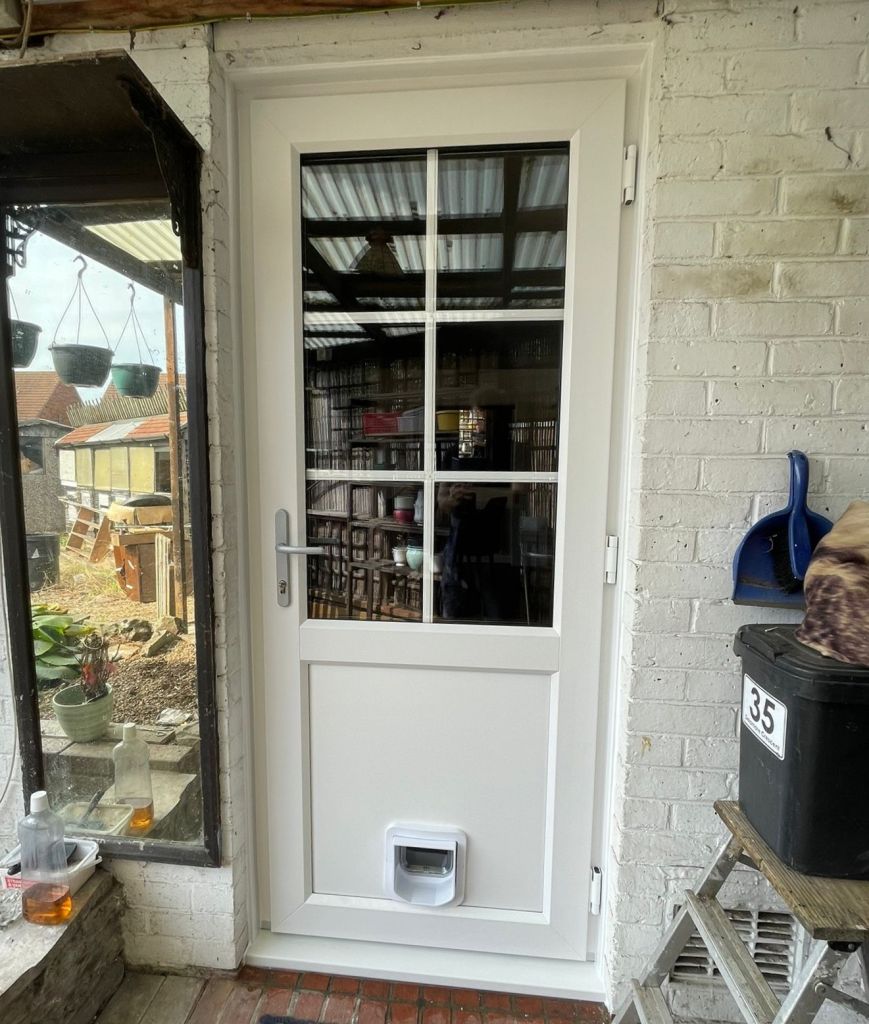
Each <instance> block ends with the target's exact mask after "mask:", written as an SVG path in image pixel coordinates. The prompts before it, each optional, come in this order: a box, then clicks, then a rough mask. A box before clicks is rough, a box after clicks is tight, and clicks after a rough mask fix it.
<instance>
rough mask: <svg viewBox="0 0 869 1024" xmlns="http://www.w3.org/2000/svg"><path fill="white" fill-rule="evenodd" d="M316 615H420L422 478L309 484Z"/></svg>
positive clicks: (312, 609)
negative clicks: (317, 548) (319, 552)
mask: <svg viewBox="0 0 869 1024" xmlns="http://www.w3.org/2000/svg"><path fill="white" fill-rule="evenodd" d="M307 520H308V543H309V544H311V545H315V546H323V547H325V549H326V554H324V555H312V556H309V558H308V615H309V616H310V617H311V618H312V619H368V620H390V621H393V620H397V621H410V622H420V621H421V620H422V562H423V550H422V484H421V483H420V484H385V483H384V484H382V483H377V482H370V481H366V482H365V483H347V482H345V481H335V480H316V481H311V482H309V483H308V487H307Z"/></svg>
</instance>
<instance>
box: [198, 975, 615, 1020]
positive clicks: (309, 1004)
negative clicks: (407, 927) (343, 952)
mask: <svg viewBox="0 0 869 1024" xmlns="http://www.w3.org/2000/svg"><path fill="white" fill-rule="evenodd" d="M209 984H212V983H211V982H209ZM233 986H234V988H247V989H248V990H249V991H250V992H251V993H252V994H253V993H254V992H256V993H258V994H259V997H260V1000H261V1004H262V1003H264V1002H265V1001H266V1000H267V1001H268V1009H263V1006H262V1005H260V1006H259V1007H258V1009H257V1013H258V1014H262V1013H266V1012H268V1013H278V1014H281V1013H283V1014H289V1015H290V1016H293V1017H297V1018H299V1019H301V1020H310V1021H319V1022H320V1024H575V1022H579V1021H598V1022H602V1021H607V1020H609V1014H608V1013H607V1012H606V1009H605V1008H604V1006H603V1005H602V1004H601V1003H583V1002H575V1001H573V1000H568V999H544V998H541V997H539V996H523V995H510V994H508V993H506V992H478V991H475V990H473V989H461V988H453V989H450V988H435V987H430V986H426V985H409V984H405V983H403V982H402V983H399V982H388V981H367V980H360V979H358V978H343V977H331V976H329V975H326V974H306V973H301V974H299V973H296V972H295V971H264V970H260V969H258V968H254V967H245V968H242V970H241V972H240V973H239V975H238V978H237V979H236V980H235V981H234V982H233ZM205 994H207V986H206V993H204V995H205ZM274 1007H277V1009H275V1008H274ZM258 1019H259V1018H258V1016H256V1015H255V1016H254V1017H252V1018H251V1019H250V1024H255V1022H256V1021H257V1020H258ZM218 1020H219V1024H230V1022H231V1024H249V1022H248V1018H246V1017H245V1018H242V1017H241V1016H238V1015H236V1014H233V1015H232V1016H231V1017H226V1018H225V1017H224V1016H221V1017H220V1018H218V1019H217V1020H215V1022H214V1024H218ZM191 1024H194V1018H191ZM195 1024H199V1022H198V1021H196V1022H195ZM203 1024H205V1022H204V1021H203Z"/></svg>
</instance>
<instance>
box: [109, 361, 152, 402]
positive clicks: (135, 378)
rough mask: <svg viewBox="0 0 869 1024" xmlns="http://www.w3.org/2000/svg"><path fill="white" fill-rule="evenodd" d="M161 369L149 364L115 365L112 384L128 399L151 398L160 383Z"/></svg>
mask: <svg viewBox="0 0 869 1024" xmlns="http://www.w3.org/2000/svg"><path fill="white" fill-rule="evenodd" d="M160 373H161V370H160V367H159V366H149V365H148V364H147V363H115V364H114V365H113V366H112V383H113V384H114V385H115V387H116V388H117V390H118V394H121V395H125V396H126V397H127V398H150V397H151V395H153V394H154V392H155V391H156V390H157V386H158V385H159V383H160Z"/></svg>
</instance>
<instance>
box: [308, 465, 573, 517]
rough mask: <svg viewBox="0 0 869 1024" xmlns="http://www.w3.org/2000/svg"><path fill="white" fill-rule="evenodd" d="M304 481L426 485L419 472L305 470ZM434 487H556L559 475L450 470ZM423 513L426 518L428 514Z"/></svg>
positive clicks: (436, 479)
mask: <svg viewBox="0 0 869 1024" xmlns="http://www.w3.org/2000/svg"><path fill="white" fill-rule="evenodd" d="M305 479H306V480H336V481H337V480H348V481H350V482H351V483H362V482H363V481H365V480H373V481H377V483H382V484H388V483H414V484H423V483H425V481H426V474H425V473H424V472H423V471H422V470H421V469H419V470H418V469H306V470H305ZM431 479H432V480H434V482H435V483H461V484H485V483H490V484H497V483H505V484H511V483H517V484H533V483H538V484H555V483H558V473H533V472H521V473H520V472H516V473H511V472H510V470H508V469H504V470H502V469H488V470H487V469H475V470H472V471H470V472H462V471H461V470H458V469H456V470H453V469H436V470H435V471H434V472H433V473H432V474H431ZM430 511H431V510H426V518H427V519H428V518H429V512H430Z"/></svg>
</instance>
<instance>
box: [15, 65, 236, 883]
mask: <svg viewBox="0 0 869 1024" xmlns="http://www.w3.org/2000/svg"><path fill="white" fill-rule="evenodd" d="M55 67H56V66H55ZM104 67H106V68H107V69H108V70H107V72H106V77H107V80H108V82H109V84H110V85H112V86H114V87H120V88H121V89H122V90H123V91H124V92H126V93H127V95H128V97H129V103H130V108H131V111H134V112H135V116H136V118H137V119H138V121H139V122H140V123H141V126H142V136H143V140H144V143H143V145H144V153H145V156H144V158H143V159H141V160H131V159H130V154H129V153H122V154H117V153H115V152H114V151H113V139H112V131H111V126H108V127H107V130H106V140H105V152H99V151H95V149H94V148H93V147H91V148H90V149H89V150H88V152H87V153H81V154H69V153H64V154H62V156H63V157H64V159H62V160H61V161H59V168H60V169H59V170H58V171H57V172H56V176H52V177H51V178H50V179H47V178H46V177H45V176H44V175H42V174H39V173H28V172H27V171H26V170H25V171H21V170H20V164H19V162H18V161H11V162H10V166H12V167H13V168H14V173H13V174H8V175H4V173H3V171H4V167H3V161H2V159H0V474H2V476H3V477H4V478H5V480H6V481H7V484H6V486H4V487H3V488H0V523H2V528H0V542H2V553H3V576H4V581H3V583H4V586H5V590H6V604H7V636H8V644H9V654H10V659H9V661H10V668H11V677H12V679H11V682H12V693H13V700H14V705H15V714H16V717H17V725H18V748H19V753H20V758H21V774H22V782H23V789H24V802H25V807H26V805H27V803H28V802H29V798H30V794H31V793H33V792H34V791H36V790H39V789H42V788H44V782H45V767H44V761H43V756H42V737H41V732H40V717H39V702H38V689H37V685H36V671H35V665H34V656H33V645H32V632H31V617H30V589H29V585H28V574H27V552H26V528H25V519H24V503H23V493H22V492H23V488H22V481H21V475H20V451H19V443H18V416H17V410H16V400H15V376H14V369H13V365H12V332H11V323H10V309H9V303H8V297H7V287H6V285H7V282H8V280H9V278H10V277H11V276H12V275H13V274H14V269H15V265H16V262H19V261H20V260H21V258H22V252H23V247H24V245H25V244H26V240H25V239H24V238H23V237H22V236H23V235H24V234H26V232H25V231H22V230H21V220H20V218H17V217H16V209H17V208H18V207H19V206H21V205H25V206H32V205H34V204H40V203H50V204H57V203H68V204H70V205H73V204H76V203H81V204H84V203H90V202H95V201H97V202H98V201H107V202H108V201H120V202H123V201H127V200H129V201H135V200H138V199H143V198H148V199H154V198H157V199H159V198H162V199H167V198H168V200H169V202H170V204H171V208H172V216H173V225H174V226H175V228H176V231H177V233H178V234H179V237H180V240H181V250H182V268H181V292H182V296H183V320H184V345H185V372H186V375H187V379H186V386H187V394H188V410H187V414H188V419H187V432H188V433H187V443H188V466H189V475H188V479H189V494H188V501H189V508H190V517H191V522H192V523H195V524H197V525H198V527H199V528H198V529H196V530H194V531H193V532H192V536H191V550H192V580H193V593H194V631H195V638H196V676H197V703H198V709H199V730H200V775H201V787H202V826H203V830H202V842H201V843H180V842H178V843H176V842H171V841H168V840H159V839H154V840H149V839H147V838H143V839H142V838H120V837H106V838H102V839H100V840H99V843H100V849H101V853H102V854H103V855H104V856H109V857H117V858H123V859H129V860H138V861H162V862H165V863H173V864H184V865H191V866H202V867H217V866H220V864H221V863H222V850H221V818H220V775H219V739H218V729H217V702H216V694H215V679H216V670H215V653H214V595H213V567H212V543H211V542H212V530H211V497H210V496H211V491H210V474H209V444H208V414H207V405H206V402H207V391H206V363H205V355H206V346H205V307H204V301H203V267H202V253H203V236H202V217H201V206H200V176H201V170H202V150H201V149H200V147H199V146H198V144H197V143H196V142H195V140H194V139H193V138H192V136H190V135H189V133H188V132H187V131H186V129H184V127H183V126H182V125H181V123H180V122H179V121H178V120H177V119H176V118H175V116H174V115H173V114H172V113H171V111H170V110H169V108H168V107H167V106H166V104H165V103H164V102H163V101H162V100H161V99H160V97H159V96H158V95H157V94H156V92H155V91H154V90H153V89H152V88H151V87H150V85H149V84H148V83H147V81H146V80H145V79H144V78H143V76H142V75H141V73H140V72H138V70H137V69H136V68H135V65H133V64H132V62H131V61H129V59H128V58H119V57H116V56H114V55H113V56H112V57H111V58H110V59H109V60H107V61H106V62H105V64H104ZM91 68H93V62H91ZM2 74H3V72H2V71H0V76H2ZM34 105H35V106H37V107H38V102H37V101H36V100H34ZM47 164H48V162H47V161H45V159H44V157H42V158H40V160H39V166H40V167H45V166H47ZM95 167H98V171H97V173H94V168H95ZM157 168H159V173H157Z"/></svg>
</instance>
